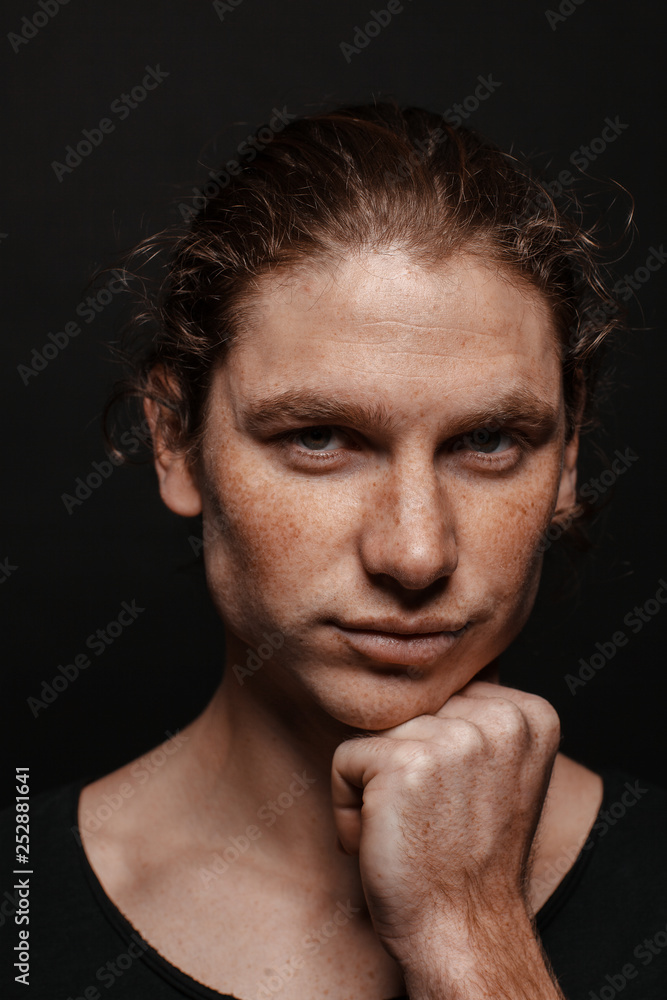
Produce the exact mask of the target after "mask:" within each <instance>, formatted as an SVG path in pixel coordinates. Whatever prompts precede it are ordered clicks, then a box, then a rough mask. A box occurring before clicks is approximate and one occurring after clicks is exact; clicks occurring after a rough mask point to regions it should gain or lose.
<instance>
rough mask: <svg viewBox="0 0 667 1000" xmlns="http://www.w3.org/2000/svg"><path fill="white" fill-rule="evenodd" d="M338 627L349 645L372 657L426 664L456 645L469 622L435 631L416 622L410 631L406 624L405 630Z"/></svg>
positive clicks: (421, 665)
mask: <svg viewBox="0 0 667 1000" xmlns="http://www.w3.org/2000/svg"><path fill="white" fill-rule="evenodd" d="M383 624H385V623H383ZM335 627H336V629H337V630H338V631H339V632H340V633H341V635H342V636H343V637H344V638H345V640H346V642H347V644H348V645H349V646H351V647H352V648H353V649H355V650H357V652H359V653H363V654H364V655H366V656H368V657H370V658H371V659H372V660H379V661H381V662H382V663H394V664H403V665H405V666H414V667H425V666H429V665H430V664H431V663H433V661H434V660H436V659H438V658H439V657H441V656H443V654H445V653H448V652H449V650H450V649H451V648H452V647H453V646H454V645H456V643H457V642H458V640H459V639H460V638H461V636H462V635H463V634H464V632H465V631H466V629H467V627H468V623H466V624H465V625H464V626H463V627H462V628H458V629H454V630H449V629H442V630H439V631H435V632H433V631H429V632H427V631H425V630H423V629H422V630H419V629H418V628H416V627H415V626H412V628H411V631H410V632H408V631H407V630H406V629H405V626H401V629H402V630H401V631H399V630H398V626H397V625H396V624H395V625H394V626H393V628H392V629H383V628H378V627H374V628H370V627H368V626H366V627H363V626H362V627H360V626H351V625H338V624H337V625H336V626H335Z"/></svg>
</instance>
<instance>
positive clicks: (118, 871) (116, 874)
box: [79, 733, 188, 895]
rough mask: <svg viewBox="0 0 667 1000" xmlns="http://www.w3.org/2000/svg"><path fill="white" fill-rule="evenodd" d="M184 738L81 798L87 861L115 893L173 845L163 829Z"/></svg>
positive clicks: (108, 777)
mask: <svg viewBox="0 0 667 1000" xmlns="http://www.w3.org/2000/svg"><path fill="white" fill-rule="evenodd" d="M187 740H188V737H187V735H185V734H181V733H177V734H170V735H169V737H168V739H167V740H165V741H164V742H163V743H161V744H159V746H157V747H154V748H153V749H152V750H149V751H147V753H145V754H143V755H142V756H141V757H138V758H136V759H135V760H132V761H130V762H129V763H127V764H124V765H123V766H122V767H120V768H118V769H117V770H115V771H112V772H110V773H109V774H105V775H103V776H102V777H101V778H98V779H97V780H96V781H93V782H91V783H90V784H88V785H85V786H84V788H83V789H82V791H81V795H80V798H79V830H80V835H81V842H82V845H83V848H84V851H85V853H86V856H87V858H88V861H89V863H90V865H91V867H92V868H93V870H94V871H95V873H96V875H97V876H98V878H100V881H101V882H102V884H103V885H104V887H105V888H106V889H107V891H109V892H110V893H111V894H112V895H113V894H114V893H116V894H118V895H122V891H123V888H124V886H126V885H128V884H130V883H133V884H136V878H137V872H138V871H140V870H141V869H142V868H145V864H144V861H143V859H144V858H147V857H149V856H150V857H151V859H152V863H153V865H155V864H156V863H158V864H159V860H160V857H159V856H160V854H161V853H162V852H165V853H171V850H170V845H169V843H168V842H166V841H165V838H164V837H163V836H158V835H157V833H158V831H162V833H164V831H165V830H166V829H169V828H171V824H169V822H168V818H169V817H168V802H169V799H170V796H169V795H166V794H165V791H166V790H167V789H168V788H169V787H170V786H172V787H173V784H174V781H175V780H176V781H177V780H178V779H177V775H178V770H179V768H178V762H177V759H178V755H179V750H180V748H181V747H182V746H183V745H184V744H185V743H186V742H187Z"/></svg>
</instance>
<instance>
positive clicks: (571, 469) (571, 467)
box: [556, 428, 579, 513]
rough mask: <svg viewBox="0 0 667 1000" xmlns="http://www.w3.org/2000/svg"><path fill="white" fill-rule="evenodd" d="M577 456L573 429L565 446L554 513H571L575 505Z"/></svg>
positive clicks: (575, 434) (577, 432)
mask: <svg viewBox="0 0 667 1000" xmlns="http://www.w3.org/2000/svg"><path fill="white" fill-rule="evenodd" d="M578 455H579V431H578V430H577V429H576V428H575V430H574V431H573V433H572V437H571V438H570V440H569V441H568V442H567V444H566V445H565V451H564V453H563V468H562V470H561V475H560V485H559V487H558V498H557V500H556V513H559V512H564V511H571V510H572V509H573V508H574V507H575V506H576V503H577V457H578Z"/></svg>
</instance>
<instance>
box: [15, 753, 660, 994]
mask: <svg viewBox="0 0 667 1000" xmlns="http://www.w3.org/2000/svg"><path fill="white" fill-rule="evenodd" d="M600 773H601V774H602V777H603V779H604V798H603V802H602V806H601V808H600V812H599V814H598V817H597V821H596V823H595V825H594V827H593V830H592V831H591V835H590V837H589V839H588V841H587V842H586V844H585V845H584V848H583V850H582V851H581V852H580V853H579V854H578V856H577V858H576V860H575V861H574V865H573V866H572V868H571V869H570V871H569V872H568V873H567V875H566V876H565V878H564V879H563V880H562V881H561V882H560V884H559V885H558V886H557V888H556V889H555V891H554V892H553V894H552V895H551V896H550V898H549V899H548V900H547V902H546V903H545V905H544V906H543V907H542V909H541V910H540V911H539V913H538V915H537V928H538V931H539V933H540V936H541V938H542V942H543V945H544V948H545V950H546V953H547V954H548V956H549V959H550V961H551V964H552V966H553V969H554V970H555V973H556V975H557V976H558V980H559V983H560V986H561V989H562V990H563V992H564V994H565V996H566V997H567V1000H614V998H615V997H617V996H618V997H620V1000H665V998H666V997H667V866H666V865H665V854H666V852H665V848H666V847H667V838H666V834H667V792H666V791H664V790H663V789H661V788H659V787H657V786H656V785H653V784H651V783H649V782H644V781H637V780H636V779H635V778H633V777H631V776H630V775H628V774H625V773H623V772H621V771H612V770H604V771H601V772H600ZM87 783H88V779H85V780H82V781H77V782H75V783H73V784H70V785H66V786H64V787H62V788H59V789H55V790H54V791H51V792H47V793H43V794H42V795H39V796H36V797H35V798H34V800H33V802H32V804H31V815H30V835H31V854H30V856H31V869H32V872H33V874H32V875H29V876H27V875H24V874H21V875H17V876H15V877H14V878H13V881H14V882H15V883H20V882H21V881H23V882H25V880H26V879H29V888H30V894H29V910H28V911H27V912H28V916H29V923H25V922H24V923H19V924H17V923H15V917H16V916H17V914H15V912H14V910H15V908H16V907H18V913H19V914H23V913H25V912H26V909H25V905H26V903H25V896H26V894H25V892H21V891H20V890H19V889H18V888H12V887H11V882H9V887H8V889H7V890H6V891H5V892H4V894H3V896H2V901H1V903H0V948H1V959H0V986H2V995H3V997H26V998H30V1000H80V998H83V1000H100V998H105V997H107V996H110V998H111V1000H129V998H131V1000H182V998H183V997H188V998H199V1000H221V997H222V996H223V994H220V993H218V992H217V991H216V990H212V989H209V988H208V987H206V986H203V985H201V984H200V983H197V982H196V981H195V980H194V979H193V978H192V977H191V976H188V975H185V974H184V973H183V972H181V971H180V970H179V969H177V968H176V967H175V966H174V965H172V964H171V963H170V962H168V961H166V960H165V959H164V958H162V956H161V955H159V954H158V952H156V951H155V950H154V949H153V948H151V947H150V945H148V944H147V942H146V941H144V940H143V938H142V937H141V935H140V934H139V933H138V931H136V930H135V929H134V928H133V927H132V925H131V924H130V923H129V922H128V921H127V920H126V919H125V917H124V916H123V915H122V914H121V913H120V911H119V910H118V909H117V908H116V907H115V906H114V904H113V903H112V902H111V900H110V899H109V898H108V896H107V895H106V894H105V892H104V890H103V889H102V886H101V885H100V883H99V882H98V880H97V878H96V877H95V874H94V872H93V870H92V868H91V867H90V865H89V864H88V861H87V858H86V855H85V853H84V852H83V849H82V847H81V843H80V839H79V838H78V826H77V803H78V797H79V792H80V790H81V788H82V787H83V785H85V784H87ZM14 826H15V824H14V811H13V810H6V811H5V812H3V814H2V816H1V817H0V832H1V834H2V841H1V842H2V844H3V859H2V860H3V873H8V872H11V871H12V870H13V868H14V866H15V863H14V861H13V856H12V855H11V854H10V853H9V851H11V848H12V845H13V844H14V834H15V830H14ZM571 862H572V858H571V857H570V858H567V857H564V858H563V861H562V869H561V870H565V868H566V866H567V865H568V864H571ZM557 868H558V865H557V866H556V869H555V870H553V871H552V872H551V873H548V874H547V875H546V876H545V879H546V880H547V883H548V884H556V882H557V881H558V878H559V877H560V876H559V874H558V873H557ZM5 878H10V879H12V876H11V875H9V876H8V875H7V874H5ZM21 929H23V930H26V929H27V930H29V938H28V941H29V948H28V951H29V955H30V959H29V965H30V974H29V985H28V986H26V985H23V984H22V983H20V982H17V981H16V979H15V976H17V975H20V973H21V965H20V963H19V965H18V966H17V967H14V963H15V962H19V960H20V959H22V958H25V953H23V954H21V952H20V950H15V946H16V945H18V944H19V930H21ZM262 971H263V970H258V982H259V981H260V980H261V979H262ZM283 988H285V989H286V993H285V994H284V995H288V993H289V984H288V983H284V984H283V983H280V982H279V981H275V982H273V983H269V985H268V989H269V991H271V990H273V991H274V992H275V993H276V995H277V996H278V997H279V996H280V994H281V992H282V989H283ZM227 1000H229V998H227ZM243 1000H254V998H250V997H246V998H243ZM314 1000H315V998H314ZM378 1000H386V998H380V997H378Z"/></svg>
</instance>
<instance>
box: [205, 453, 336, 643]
mask: <svg viewBox="0 0 667 1000" xmlns="http://www.w3.org/2000/svg"><path fill="white" fill-rule="evenodd" d="M223 470H224V471H223ZM212 479H213V483H214V484H215V485H214V487H213V489H214V491H215V492H212V490H209V491H207V495H206V497H205V501H204V528H205V530H204V542H205V562H206V574H207V579H208V583H209V589H210V590H211V593H212V595H213V598H214V600H215V602H216V604H217V606H218V609H219V611H220V613H221V614H222V616H223V618H224V619H225V621H226V622H227V623H228V624H229V625H230V627H232V628H234V627H241V626H242V622H244V621H245V622H247V621H248V619H249V617H253V618H254V619H256V620H259V621H262V622H266V623H269V619H270V620H271V622H272V623H274V624H275V617H274V616H275V615H276V614H277V615H279V616H280V617H283V618H284V617H285V615H287V616H288V617H294V615H295V614H296V615H298V612H299V608H300V607H301V606H303V604H304V595H306V594H308V591H309V588H310V584H311V581H313V580H314V579H317V578H318V577H320V576H321V574H322V572H323V570H325V569H326V566H327V552H330V550H331V546H332V544H335V538H336V525H338V526H339V527H340V520H339V519H337V518H336V517H335V516H334V515H333V513H332V512H331V511H330V510H329V509H328V508H327V505H326V504H322V502H321V497H319V498H318V497H317V496H312V495H311V494H312V490H310V489H309V488H308V485H307V484H306V483H305V482H304V483H301V484H297V485H296V486H295V485H294V484H292V486H291V488H290V489H285V488H282V487H281V485H280V483H277V482H276V480H275V478H274V477H271V476H269V475H267V474H266V473H265V472H263V471H262V469H261V467H260V466H259V465H258V464H255V463H253V462H249V461H247V460H246V461H243V460H242V459H241V457H240V456H239V455H236V454H234V452H233V451H232V452H231V454H230V452H229V451H228V452H227V453H226V454H223V455H221V456H220V458H219V459H218V469H217V471H216V472H214V473H213V476H212ZM207 525H210V530H208V531H207V530H206V529H207ZM281 608H282V609H284V611H283V612H282V613H281V610H280V609H281Z"/></svg>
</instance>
